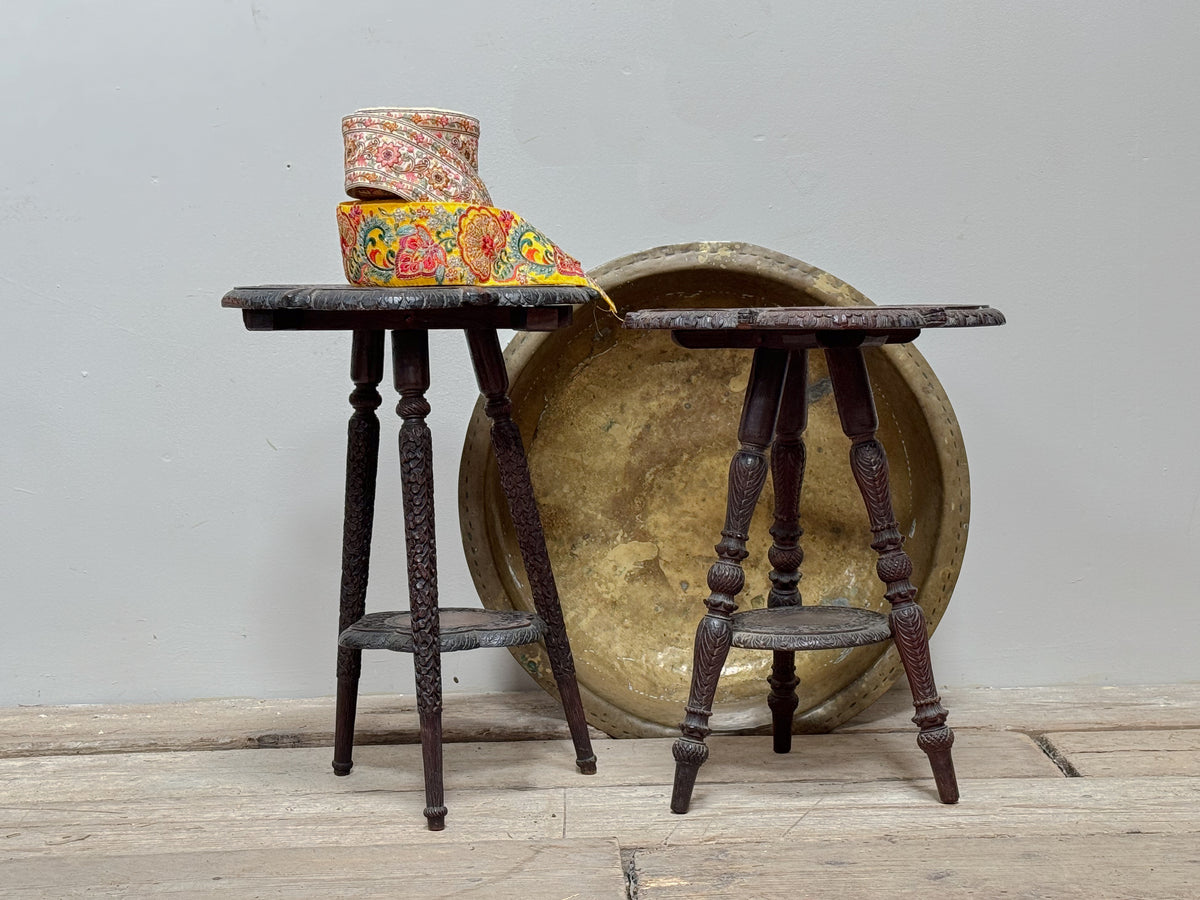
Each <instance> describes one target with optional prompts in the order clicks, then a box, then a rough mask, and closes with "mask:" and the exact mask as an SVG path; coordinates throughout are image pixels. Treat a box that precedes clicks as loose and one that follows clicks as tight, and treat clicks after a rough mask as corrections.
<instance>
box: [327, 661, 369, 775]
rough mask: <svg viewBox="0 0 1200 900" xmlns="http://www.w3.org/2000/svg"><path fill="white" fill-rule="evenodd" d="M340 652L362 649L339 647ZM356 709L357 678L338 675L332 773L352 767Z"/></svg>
mask: <svg viewBox="0 0 1200 900" xmlns="http://www.w3.org/2000/svg"><path fill="white" fill-rule="evenodd" d="M339 650H340V652H341V653H345V654H349V653H358V654H359V655H361V653H362V651H361V650H360V651H354V650H349V649H347V648H345V647H341V648H339ZM357 710H358V678H356V677H352V676H350V675H339V676H338V680H337V712H336V714H335V717H334V724H333V774H334V775H349V774H350V770H351V769H353V768H354V759H353V750H354V718H355V713H356V712H357Z"/></svg>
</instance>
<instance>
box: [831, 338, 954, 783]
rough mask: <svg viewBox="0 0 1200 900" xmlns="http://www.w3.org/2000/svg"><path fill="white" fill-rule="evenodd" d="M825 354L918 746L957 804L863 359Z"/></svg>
mask: <svg viewBox="0 0 1200 900" xmlns="http://www.w3.org/2000/svg"><path fill="white" fill-rule="evenodd" d="M825 358H826V361H827V362H828V364H829V377H830V379H831V381H832V382H833V395H834V398H835V400H836V401H837V407H838V414H839V416H840V418H841V421H842V430H843V431H844V432H845V433H846V436H847V437H849V438H850V440H851V446H850V468H851V469H852V470H853V472H854V480H855V481H856V482H857V483H858V487H859V490H860V491H861V493H862V496H863V501H864V502H865V503H866V507H867V516H868V518H869V519H870V523H871V534H872V537H873V540H872V541H871V547H872V549H874V550H875V552H876V553H878V554H879V561H878V563H877V564H876V572H877V573H878V575H879V579H880V580H881V581H882V582H883V583H884V584H885V585H886V590H885V592H884V596H885V597H886V598H887V600H888V603H889V604H890V605H891V612H890V614H889V621H890V623H891V630H892V638H893V640H894V641H895V644H896V650H897V651H898V652H899V654H900V661H901V662H902V663H903V664H904V671H905V674H907V675H908V684H909V687H910V688H911V689H912V695H913V705H914V706H915V707H916V715H915V716H914V718H913V721H914V722H915V723H916V724H917V725H918V727H919V728H920V733H919V734H918V736H917V744H918V746H920V748H921V749H922V750H924V751H925V753H926V754H927V755H928V756H929V762H930V766H931V767H932V769H933V776H934V781H935V782H936V783H937V789H938V796H939V798H940V799H941V801H942V802H943V803H957V802H958V782H957V779H956V778H955V774H954V761H953V759H952V758H951V755H950V748H951V747H952V746H953V745H954V732H953V731H951V730H950V727H949V726H948V725H947V724H946V709H945V707H943V706H942V702H941V697H940V696H938V691H937V684H936V682H935V681H934V677H933V664H932V662H931V660H930V656H929V635H928V633H927V630H926V626H925V614H924V612H923V611H922V610H921V607H920V606H918V605H917V602H916V599H917V589H916V588H915V587H914V586H913V584H912V582H911V581H910V580H909V579H910V577H911V576H912V560H910V559H909V557H908V554H907V553H905V552H904V538H903V536H902V535H901V534H900V529H899V527H898V525H897V523H896V516H895V513H894V512H893V511H892V498H891V490H890V487H889V484H888V463H887V454H886V453H885V452H884V449H883V444H881V443H880V442H879V441H878V440H876V438H875V431H876V429H877V428H878V424H879V423H878V419H877V417H876V414H875V403H874V400H873V399H872V396H871V382H870V377H869V376H868V374H867V366H866V361H865V360H864V359H863V355H862V352H861V351H860V350H856V349H842V350H828V351H826V354H825Z"/></svg>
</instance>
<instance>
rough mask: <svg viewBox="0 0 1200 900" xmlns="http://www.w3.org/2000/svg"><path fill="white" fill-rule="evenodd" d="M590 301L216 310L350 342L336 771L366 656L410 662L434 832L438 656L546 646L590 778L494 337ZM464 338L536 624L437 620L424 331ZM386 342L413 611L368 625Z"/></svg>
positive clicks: (316, 288) (535, 326)
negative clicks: (337, 333)
mask: <svg viewBox="0 0 1200 900" xmlns="http://www.w3.org/2000/svg"><path fill="white" fill-rule="evenodd" d="M597 296H598V295H597V293H596V292H595V291H592V290H590V289H588V288H582V287H578V288H577V287H515V288H505V289H494V288H469V287H418V288H370V287H350V286H344V285H293V286H274V285H272V286H265V287H246V288H235V289H234V290H232V291H230V292H229V293H228V294H226V295H225V297H224V299H223V300H222V305H223V306H227V307H235V308H239V309H241V310H242V316H243V319H244V321H245V325H246V328H248V329H249V330H251V331H288V330H297V329H303V330H311V329H317V330H347V331H352V332H353V335H354V337H353V347H352V358H351V364H350V377H351V379H352V380H353V382H354V391H353V392H352V393H351V394H350V403H351V405H352V406H353V407H354V413H353V415H351V417H350V425H349V437H348V444H347V453H346V512H345V530H344V536H343V543H342V587H341V616H340V625H339V631H340V637H339V641H338V642H339V644H340V646H339V649H338V659H337V711H336V721H335V733H334V753H333V770H334V772H336V773H337V774H339V775H346V774H349V772H350V769H351V767H352V766H353V761H352V758H351V751H352V748H353V744H354V715H355V709H356V704H357V697H358V680H359V674H360V671H361V663H362V650H363V649H368V648H383V649H388V650H397V651H402V652H405V653H412V654H413V660H414V667H415V670H416V682H417V710H418V715H419V716H420V723H421V748H422V756H423V760H424V768H425V803H426V806H425V816H426V818H427V819H428V822H429V828H430V829H431V830H435V831H436V830H440V829H441V828H443V827H445V818H446V807H445V805H444V802H443V800H444V794H443V788H442V743H441V736H442V686H441V653H442V652H447V651H451V650H467V649H472V648H474V647H507V646H513V645H517V644H527V643H532V642H534V641H537V640H539V639H542V640H544V641H545V642H546V650H547V654H548V655H549V657H550V661H551V668H552V670H553V672H554V677H555V681H556V683H557V686H558V690H559V694H560V696H561V698H562V704H563V711H564V712H565V714H566V718H567V723H568V726H569V728H570V731H571V737H572V739H573V741H574V744H575V752H576V764H577V766H578V767H579V769H580V771H581V772H583V773H584V774H592V773H594V772H595V771H596V757H595V755H594V754H593V753H592V745H591V739H590V737H589V735H588V730H587V724H586V722H585V721H584V713H583V705H582V703H581V702H580V699H579V687H578V685H577V683H576V680H575V664H574V661H573V660H572V657H571V647H570V644H569V643H568V641H567V633H566V629H565V627H564V625H563V617H562V610H561V608H560V607H559V601H558V591H557V588H556V587H555V584H554V575H553V572H552V571H551V568H550V559H549V557H548V555H547V553H546V542H545V537H544V535H543V532H542V523H541V519H540V517H539V515H538V510H537V506H536V504H535V503H534V497H533V488H532V486H531V483H530V480H529V469H528V466H527V464H526V461H525V450H524V445H523V444H522V441H521V435H520V433H519V431H518V430H517V426H516V424H515V423H514V422H513V420H512V416H511V410H512V403H511V402H510V400H509V398H508V375H507V372H506V371H505V367H504V358H503V356H502V355H501V352H500V342H499V339H498V337H497V334H496V329H497V328H512V329H520V330H528V331H549V330H553V329H555V328H559V327H562V326H565V325H567V324H569V323H570V321H571V306H572V305H575V304H581V303H586V302H589V301H592V300H594V299H596V297H597ZM431 328H458V329H462V330H464V331H465V332H466V337H467V345H468V347H469V349H470V353H471V361H472V363H473V365H474V368H475V376H476V379H477V380H478V382H479V390H480V392H481V393H482V394H483V396H484V398H485V400H486V407H485V410H486V412H487V415H488V417H489V418H490V419H491V420H492V428H491V438H492V446H493V448H494V450H495V453H496V461H497V464H498V468H499V471H500V481H501V485H502V488H503V490H504V495H505V497H506V498H507V500H508V506H509V512H510V514H511V516H512V519H513V523H514V525H515V530H516V532H517V535H518V540H519V544H520V550H521V558H522V560H523V562H524V564H525V569H526V572H527V574H528V576H529V583H530V587H531V590H532V593H533V600H534V605H535V608H536V609H537V614H536V615H534V614H531V613H525V612H499V611H489V610H481V609H449V608H447V609H439V608H438V598H437V555H436V550H435V543H434V514H433V479H432V475H433V449H432V443H431V439H430V432H429V427H428V425H426V423H425V417H426V416H427V415H428V414H429V403H428V401H427V400H426V399H425V392H426V390H427V389H428V388H429V329H431ZM388 330H390V331H391V332H392V368H393V376H394V379H395V384H396V390H397V391H398V392H399V393H400V402H399V404H398V405H397V407H396V410H397V412H398V413H399V414H400V416H401V417H402V419H403V424H402V426H401V428H400V474H401V481H402V486H403V495H404V530H405V544H406V547H407V553H408V593H409V607H410V608H409V610H408V611H404V612H378V613H372V614H370V615H366V593H367V571H368V565H369V561H370V553H371V528H372V522H373V518H374V509H375V476H376V470H377V468H378V457H379V419H378V418H377V417H376V415H375V410H376V409H377V408H378V407H379V405H380V403H381V402H382V399H381V397H380V395H379V391H378V390H377V387H378V385H379V382H380V381H381V380H382V378H383V367H384V353H383V351H384V332H385V331H388Z"/></svg>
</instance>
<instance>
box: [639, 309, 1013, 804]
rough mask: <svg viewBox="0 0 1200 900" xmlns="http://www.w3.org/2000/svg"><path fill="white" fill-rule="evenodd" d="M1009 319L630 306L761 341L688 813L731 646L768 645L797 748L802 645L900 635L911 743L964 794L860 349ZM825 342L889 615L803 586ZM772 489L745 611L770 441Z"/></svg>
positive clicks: (787, 741)
mask: <svg viewBox="0 0 1200 900" xmlns="http://www.w3.org/2000/svg"><path fill="white" fill-rule="evenodd" d="M1002 324H1004V316H1003V315H1001V314H1000V313H999V312H998V311H996V310H995V309H992V308H991V307H987V306H958V307H954V306H945V307H936V306H906V307H898V306H893V307H792V308H777V309H707V310H706V309H695V310H679V309H647V310H641V311H639V312H633V313H630V314H629V316H628V317H627V318H626V320H625V327H627V328H646V329H649V328H657V329H670V331H671V334H672V336H673V337H674V339H675V341H676V343H678V344H680V345H681V346H683V347H689V348H712V347H745V348H753V349H754V361H753V363H752V365H751V370H750V382H749V384H748V385H747V387H746V396H745V401H744V404H743V406H742V419H741V424H740V426H739V428H738V440H739V442H740V445H741V446H740V447H739V449H738V450H737V452H736V453H735V454H734V456H733V461H732V463H731V464H730V468H729V494H728V501H727V507H726V515H725V527H724V528H723V529H722V531H721V542H720V543H719V544H717V547H716V550H717V561H716V562H715V563H714V564H713V565H712V567H711V568H710V569H709V570H708V587H709V590H710V591H711V593H710V595H709V597H708V599H707V600H706V601H705V604H706V605H707V607H708V612H707V613H706V614H705V616H704V618H703V619H701V621H700V625H699V628H698V629H697V631H696V644H695V658H694V665H693V669H692V686H691V692H690V694H689V697H688V703H687V707H686V716H685V719H684V721H683V724H682V725H681V726H680V727H681V730H682V732H683V734H682V736H681V737H680V738H679V739H678V740H676V741H675V745H674V755H675V788H674V792H673V793H672V796H671V810H672V811H673V812H677V813H685V812H687V810H688V806H689V804H690V803H691V796H692V789H693V788H694V787H695V783H696V773H697V771H698V769H699V768H700V766H701V765H702V764H703V763H704V761H705V760H706V759H707V758H708V747H707V746H706V745H705V743H704V741H705V738H706V737H707V736H708V734H709V732H710V730H711V729H710V728H709V724H708V723H709V718H710V716H711V714H712V704H713V697H714V696H715V694H716V690H717V680H718V679H719V678H720V675H721V666H722V665H723V664H724V662H725V658H726V656H727V655H728V653H729V648H730V647H745V648H749V649H754V650H770V651H772V652H773V653H774V664H773V667H772V672H771V677H770V678H769V679H768V683H769V685H770V688H771V690H770V694H769V695H768V698H767V703H768V705H769V706H770V708H771V718H772V729H773V732H774V746H775V751H776V752H777V753H787V752H788V751H789V750H790V749H791V740H792V714H793V713H794V712H795V710H796V706H797V698H796V686H797V684H798V682H797V680H796V670H795V653H796V651H797V650H829V649H834V648H848V647H858V646H862V645H864V644H873V643H876V642H878V641H884V640H887V639H888V638H891V639H892V640H894V641H895V644H896V649H897V650H898V651H899V654H900V659H901V661H902V663H903V664H904V671H905V673H906V674H907V675H908V683H909V687H910V688H911V689H912V695H913V705H914V706H915V707H916V715H915V716H914V718H913V721H914V722H915V723H916V724H917V725H918V726H919V728H920V733H919V734H918V736H917V744H918V745H919V746H920V748H921V749H922V750H924V751H925V753H926V754H927V755H928V756H929V761H930V764H931V766H932V768H933V776H934V780H935V782H936V783H937V789H938V796H939V797H940V798H941V800H942V802H943V803H955V802H957V800H958V784H957V781H956V779H955V776H954V763H953V761H952V759H951V756H950V748H951V745H952V744H953V743H954V734H953V732H952V731H951V730H950V728H949V727H948V726H947V725H946V710H945V708H944V707H943V706H942V704H941V698H940V697H939V696H938V692H937V687H936V685H935V683H934V680H933V669H932V666H931V665H930V660H929V638H928V634H927V633H926V628H925V616H924V613H923V612H922V611H921V607H920V606H918V605H917V602H916V594H917V591H916V588H915V587H913V585H912V583H911V582H910V581H909V576H910V575H911V574H912V562H911V561H910V560H909V558H908V555H907V554H906V553H905V552H904V550H903V547H902V545H903V537H902V536H901V534H900V531H899V529H898V528H897V524H896V518H895V515H894V514H893V512H892V499H891V491H890V488H889V486H888V466H887V457H886V455H885V454H884V450H883V445H882V444H881V443H880V442H879V441H878V440H876V437H875V432H876V430H877V428H878V424H879V423H878V419H877V417H876V414H875V401H874V398H873V397H872V394H871V383H870V380H869V378H868V376H867V367H866V363H865V361H864V359H863V353H862V350H863V348H864V347H872V346H878V345H880V344H893V343H906V342H908V341H911V340H913V339H915V338H916V337H917V335H919V334H920V332H921V329H923V328H949V327H960V328H961V327H969V326H979V325H1002ZM809 350H823V351H824V352H825V359H826V362H827V364H828V367H829V376H830V381H831V382H832V384H833V393H834V399H835V401H836V403H837V408H838V415H839V418H840V419H841V423H842V430H843V431H844V432H845V433H846V436H847V437H848V438H849V439H850V467H851V469H852V470H853V473H854V478H855V481H856V482H857V483H858V487H859V489H860V490H861V492H862V495H863V500H864V501H865V502H866V506H867V515H868V518H869V519H870V525H871V534H872V536H873V538H874V539H873V540H872V541H871V547H872V548H873V549H874V550H875V551H876V553H878V555H879V560H878V563H877V565H876V571H877V573H878V575H879V578H880V580H881V581H883V583H884V585H885V586H886V590H885V595H884V596H885V597H886V598H887V600H888V601H889V604H890V614H889V615H888V616H886V617H885V616H883V615H881V614H879V613H877V612H874V611H873V610H866V609H851V608H846V607H834V606H802V605H801V598H800V592H799V590H798V583H799V581H800V564H801V562H802V561H803V559H804V554H803V552H802V551H801V549H800V546H799V539H800V536H801V534H802V532H801V529H800V524H799V510H800V485H801V482H802V480H803V477H804V464H805V450H804V440H803V433H804V427H805V424H806V422H807V416H808V409H807V405H808V404H807V398H806V391H807V378H808V356H807V354H808V351H809ZM768 448H770V454H771V459H770V471H771V475H772V482H773V485H774V489H775V511H774V512H775V518H774V523H773V524H772V526H771V536H772V537H773V539H774V541H773V544H772V546H771V549H770V551H769V553H768V558H769V559H770V561H771V566H772V570H771V573H770V579H771V584H772V588H771V592H770V594H769V596H768V598H767V608H766V609H757V610H749V611H745V612H740V613H739V612H737V602H736V597H737V594H738V592H740V591H741V589H742V586H743V584H744V582H745V573H744V572H743V571H742V565H741V563H742V560H743V559H745V558H746V555H747V554H746V541H747V539H748V537H749V535H748V530H749V527H750V517H751V514H752V513H753V512H754V507H755V504H756V503H757V502H758V498H759V494H760V493H761V492H762V489H763V486H764V484H765V483H766V478H767V469H768V463H767V457H766V453H767V449H768Z"/></svg>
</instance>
